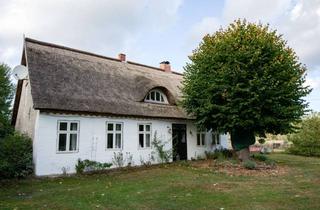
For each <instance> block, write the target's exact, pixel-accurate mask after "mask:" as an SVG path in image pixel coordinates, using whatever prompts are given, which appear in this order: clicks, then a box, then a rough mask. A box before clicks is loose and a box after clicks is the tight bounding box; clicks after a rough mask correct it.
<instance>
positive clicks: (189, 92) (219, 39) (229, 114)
mask: <svg viewBox="0 0 320 210" xmlns="http://www.w3.org/2000/svg"><path fill="white" fill-rule="evenodd" d="M190 60H191V62H189V63H188V64H187V65H186V66H185V74H184V82H183V88H182V93H183V100H182V106H183V107H184V108H185V109H186V111H187V112H188V113H189V114H192V115H194V116H195V117H196V122H197V125H198V126H199V127H201V128H206V129H213V130H218V131H219V132H229V133H230V134H231V141H232V144H233V147H234V148H235V149H236V150H241V149H243V148H246V147H248V146H249V145H251V144H253V143H254V142H255V135H260V136H263V135H264V134H265V133H272V134H284V133H287V132H290V131H291V130H292V129H293V127H292V123H293V122H296V121H299V120H300V117H301V116H302V115H303V114H304V113H305V110H306V108H307V103H306V101H305V100H304V99H303V97H304V96H306V95H307V94H308V93H309V92H310V91H311V90H310V89H309V87H305V86H304V82H305V76H306V67H305V66H304V65H303V64H301V63H300V62H299V59H298V57H297V55H296V53H295V52H294V51H293V49H292V48H290V47H289V46H287V42H286V41H285V40H284V39H283V37H282V36H281V35H278V34H277V32H276V30H271V29H270V28H269V26H268V25H262V24H254V23H249V22H247V21H246V20H237V21H235V22H233V23H232V24H230V25H229V26H228V27H227V28H226V29H222V28H221V29H220V30H219V31H217V32H215V33H214V34H212V35H209V34H208V35H206V36H205V37H204V38H203V40H202V42H201V43H200V45H199V46H198V48H197V49H195V50H194V51H193V54H192V56H190Z"/></svg>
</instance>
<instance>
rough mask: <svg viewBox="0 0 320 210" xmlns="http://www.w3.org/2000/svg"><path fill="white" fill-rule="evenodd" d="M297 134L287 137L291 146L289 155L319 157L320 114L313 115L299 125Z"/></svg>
mask: <svg viewBox="0 0 320 210" xmlns="http://www.w3.org/2000/svg"><path fill="white" fill-rule="evenodd" d="M299 127H300V130H299V131H298V132H297V133H294V134H291V135H289V136H288V140H289V141H291V142H292V143H293V145H292V146H291V147H290V148H289V149H288V152H289V153H292V154H295V155H304V156H317V157H320V114H319V113H318V114H316V113H313V114H311V115H310V116H308V117H307V118H306V119H304V120H303V121H302V122H301V124H300V126H299Z"/></svg>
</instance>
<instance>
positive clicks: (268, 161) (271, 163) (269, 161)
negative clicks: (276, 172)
mask: <svg viewBox="0 0 320 210" xmlns="http://www.w3.org/2000/svg"><path fill="white" fill-rule="evenodd" d="M265 164H266V165H269V166H275V165H276V162H275V161H274V160H272V159H270V158H268V159H267V160H265Z"/></svg>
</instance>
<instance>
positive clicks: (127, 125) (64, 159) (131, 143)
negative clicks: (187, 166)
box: [34, 113, 227, 176]
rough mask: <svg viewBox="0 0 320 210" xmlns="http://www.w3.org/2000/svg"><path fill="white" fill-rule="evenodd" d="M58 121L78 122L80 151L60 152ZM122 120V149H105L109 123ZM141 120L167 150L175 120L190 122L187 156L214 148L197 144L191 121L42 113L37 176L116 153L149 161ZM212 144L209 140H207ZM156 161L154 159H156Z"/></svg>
mask: <svg viewBox="0 0 320 210" xmlns="http://www.w3.org/2000/svg"><path fill="white" fill-rule="evenodd" d="M59 120H76V121H79V123H80V124H79V126H80V130H79V141H78V144H79V150H78V152H75V153H58V152H57V149H56V148H57V123H58V121H59ZM107 121H110V122H122V123H123V142H122V150H119V149H118V150H108V149H106V122H107ZM138 123H151V124H152V125H151V129H152V139H153V137H154V133H155V132H157V137H158V138H159V139H161V141H163V142H167V144H166V149H171V148H172V139H171V138H172V134H171V131H172V130H171V129H172V123H182V124H183V123H185V124H187V151H188V159H191V158H192V157H194V158H196V157H197V156H204V151H206V150H210V149H213V148H212V147H211V146H206V147H199V146H197V145H196V137H197V135H196V134H197V133H196V127H195V126H194V125H193V124H192V123H191V122H183V121H171V120H155V119H152V120H151V119H135V118H116V117H112V118H107V117H92V116H72V115H53V114H43V113H41V114H40V115H39V119H38V122H37V125H36V133H35V137H34V138H35V139H34V142H35V144H36V145H34V150H35V151H34V158H35V173H36V175H38V176H42V175H54V174H61V173H62V172H63V168H64V169H66V171H67V172H68V173H74V172H75V164H76V162H77V160H78V159H79V158H80V159H82V160H84V159H89V160H95V161H99V162H110V163H112V159H113V156H114V152H116V153H118V152H122V153H123V156H124V159H125V160H126V158H127V157H128V156H129V155H132V156H133V163H134V165H140V164H141V159H142V160H144V161H148V160H150V158H151V155H152V151H153V150H152V149H139V148H138ZM207 139H210V140H209V141H211V134H210V133H208V134H207ZM221 143H222V146H227V138H226V136H222V138H221ZM208 145H210V143H208ZM154 163H155V162H154Z"/></svg>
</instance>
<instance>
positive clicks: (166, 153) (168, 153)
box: [151, 132, 173, 163]
mask: <svg viewBox="0 0 320 210" xmlns="http://www.w3.org/2000/svg"><path fill="white" fill-rule="evenodd" d="M166 143H167V142H162V141H161V140H160V139H159V138H158V137H157V132H155V133H154V138H153V141H152V142H151V144H152V146H153V147H154V148H155V151H156V153H157V154H158V159H159V161H160V162H161V163H169V162H170V161H171V160H172V157H173V153H172V150H171V149H167V150H166V149H165V147H166Z"/></svg>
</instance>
